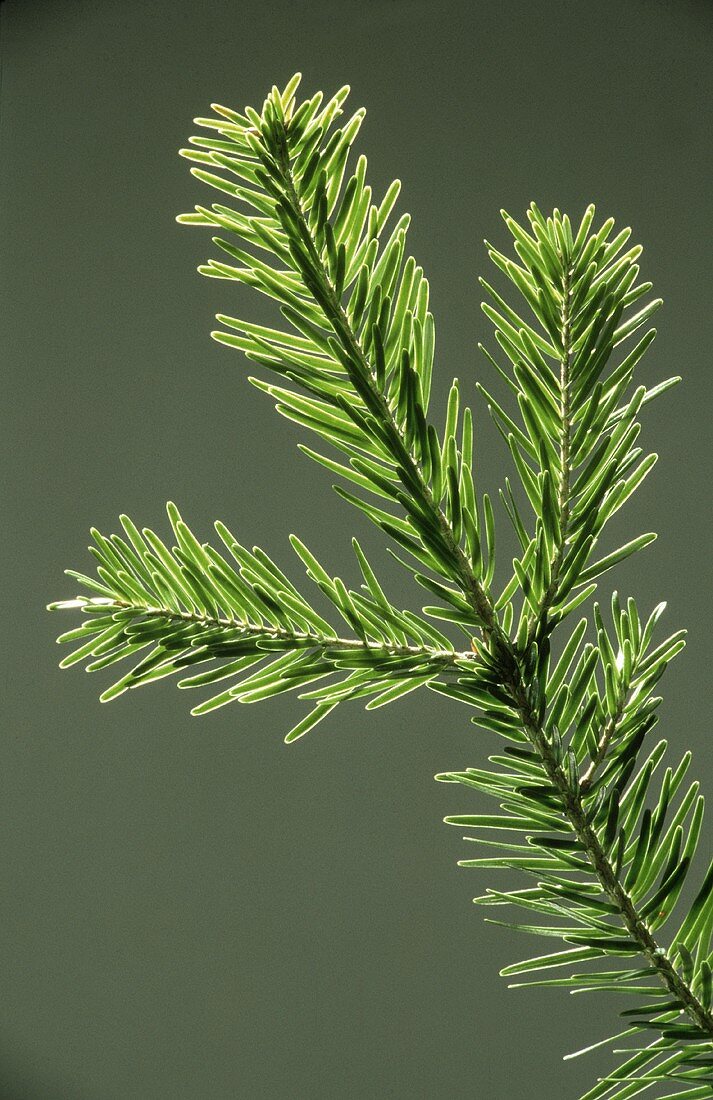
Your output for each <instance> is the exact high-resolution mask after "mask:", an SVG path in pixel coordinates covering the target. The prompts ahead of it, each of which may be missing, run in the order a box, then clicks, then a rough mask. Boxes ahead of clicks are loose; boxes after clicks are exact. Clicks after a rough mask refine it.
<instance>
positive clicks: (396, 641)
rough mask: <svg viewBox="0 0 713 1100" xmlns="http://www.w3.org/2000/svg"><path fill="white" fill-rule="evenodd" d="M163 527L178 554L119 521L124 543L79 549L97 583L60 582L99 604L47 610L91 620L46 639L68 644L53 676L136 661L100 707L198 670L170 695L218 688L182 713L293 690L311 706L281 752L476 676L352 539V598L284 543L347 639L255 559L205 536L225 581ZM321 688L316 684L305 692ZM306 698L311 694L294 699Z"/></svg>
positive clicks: (262, 557) (300, 549) (180, 529)
mask: <svg viewBox="0 0 713 1100" xmlns="http://www.w3.org/2000/svg"><path fill="white" fill-rule="evenodd" d="M168 515H169V519H170V521H171V525H172V529H173V533H174V535H175V538H176V541H177V546H174V547H173V548H172V549H169V548H168V547H167V546H165V545H164V543H163V542H162V541H161V540H160V539H159V537H158V536H157V535H156V534H155V533H154V532H153V531H151V530H150V529H148V528H145V529H144V531H143V532H139V530H138V529H137V528H136V526H135V525H134V524H133V523H132V522H131V520H130V519H129V518H128V517H127V516H122V524H123V527H124V532H125V536H126V537H125V538H122V537H120V536H118V535H112V536H111V537H110V538H105V537H104V536H103V535H101V534H100V533H99V532H98V531H93V532H92V534H93V537H94V545H93V546H91V547H90V550H91V551H92V553H93V554H94V556H95V558H96V559H97V560H98V562H99V565H98V570H97V573H98V577H97V578H92V577H87V576H84V575H82V574H80V573H76V572H74V571H73V570H68V572H69V573H70V575H71V576H74V577H75V578H77V579H78V580H79V581H80V582H81V583H82V585H83V586H84V587H85V588H88V589H90V590H91V591H92V592H94V593H99V594H98V595H93V596H78V597H76V598H75V599H73V600H66V601H60V602H58V603H54V604H50V605H49V606H50V610H81V611H82V612H83V613H84V614H88V615H90V618H89V619H87V620H86V621H85V622H84V623H83V624H82V625H81V626H80V627H78V628H76V629H74V630H70V631H68V632H67V633H65V634H63V635H61V636H60V638H59V639H58V640H59V641H60V642H79V643H80V644H79V646H78V648H77V649H75V650H74V651H73V652H72V653H71V654H70V655H69V656H68V657H66V658H65V659H64V660H63V661H62V667H69V666H70V665H73V664H76V663H78V662H85V663H86V668H87V671H90V672H93V671H97V670H100V669H104V668H106V667H108V666H111V665H113V664H116V663H118V662H120V661H124V660H126V659H129V658H131V659H133V658H136V657H139V655H141V656H140V659H139V660H138V663H137V664H135V665H134V666H133V667H132V668H131V669H130V671H129V672H128V673H126V674H125V675H124V676H122V678H121V679H120V680H118V681H117V682H116V683H115V684H113V685H112V686H111V687H110V688H108V689H107V690H106V691H105V692H104V693H103V695H102V696H101V698H102V701H104V702H107V701H109V700H110V699H114V698H116V697H117V696H118V695H120V694H122V693H123V692H124V691H126V690H127V689H129V688H135V687H139V686H141V685H142V684H146V683H150V682H153V681H154V680H157V679H161V678H163V677H165V676H170V675H173V674H175V673H177V672H180V671H183V670H185V669H186V668H189V667H192V666H194V665H198V664H200V665H204V664H209V665H210V668H209V670H208V671H205V672H200V673H198V674H194V675H192V676H190V677H187V678H184V679H182V680H180V681H179V685H178V686H179V687H184V688H188V687H205V686H207V685H211V684H214V683H216V682H219V681H221V682H223V681H226V680H227V681H229V686H228V687H227V688H224V689H223V690H221V691H220V692H219V693H218V694H217V695H214V696H212V697H210V698H209V699H207V700H206V701H205V702H202V703H200V704H198V705H197V706H196V707H194V708H193V710H192V712H191V713H192V714H206V713H208V712H209V711H212V710H215V709H216V708H217V707H221V706H225V705H226V704H228V703H232V702H235V701H239V702H243V703H248V702H256V701H258V700H262V699H265V698H268V697H270V696H272V695H277V694H280V693H282V692H285V691H295V690H300V691H301V695H300V697H301V698H307V699H310V700H313V701H314V704H315V705H314V709H313V710H312V711H311V712H310V713H309V714H308V715H307V716H306V717H305V718H304V719H302V720H301V721H300V722H299V723H298V724H297V726H295V727H294V728H293V729H292V730H291V731H290V732H289V733H288V734H287V737H286V740H287V741H293V740H295V739H296V738H297V737H300V736H302V735H303V734H304V733H306V732H307V731H308V730H310V729H312V728H313V727H314V726H315V725H316V724H317V723H318V722H320V721H322V719H323V718H325V717H326V716H327V714H329V713H330V712H331V711H332V710H333V709H334V707H335V706H337V704H338V703H339V702H341V701H344V700H346V699H350V698H368V699H369V702H368V703H367V707H368V708H374V707H375V706H382V705H384V704H385V703H388V702H391V701H393V700H394V699H397V698H399V697H400V696H401V695H404V694H406V693H407V692H409V691H412V690H414V689H415V688H417V687H419V686H421V685H422V684H425V683H429V682H430V681H431V680H433V679H435V678H436V677H438V676H447V675H448V673H449V672H458V670H461V671H462V670H463V669H464V668H468V667H472V666H473V664H474V660H475V658H474V655H473V653H472V652H465V653H464V652H456V651H455V650H454V648H453V646H452V645H451V643H450V642H449V640H448V639H447V638H446V637H445V635H442V634H441V633H440V631H438V630H436V629H435V628H434V627H433V626H431V625H430V624H428V623H427V622H425V621H424V620H422V619H419V617H418V616H416V615H414V614H413V613H410V612H400V611H398V610H397V609H396V608H395V607H394V606H393V605H392V604H390V603H389V601H388V600H387V598H386V596H385V595H384V592H383V589H382V588H381V586H380V585H379V583H378V581H377V580H376V577H375V575H374V573H373V570H372V569H371V567H370V565H369V563H368V561H367V559H366V557H365V555H364V552H363V551H362V549H361V547H360V546H359V544H358V543H357V542H356V540H355V543H354V549H355V552H356V554H357V558H358V560H359V563H360V565H361V568H362V574H363V576H364V579H365V586H364V588H365V591H362V592H352V591H349V590H347V589H346V587H345V586H344V584H343V583H342V582H341V581H340V580H339V578H331V577H329V576H328V574H327V573H326V572H325V570H324V569H323V568H322V566H321V565H320V564H319V562H318V561H317V559H316V558H315V557H314V555H313V554H311V552H310V551H309V550H307V548H306V547H305V546H304V545H303V544H302V543H301V542H300V541H299V539H296V538H294V537H293V540H292V542H293V547H294V549H295V551H296V553H297V554H298V555H299V557H300V558H301V560H302V562H303V563H304V564H305V565H306V567H307V573H308V576H309V577H310V579H311V580H312V581H313V582H314V583H315V584H316V585H318V587H319V588H320V589H321V591H322V593H323V594H324V595H325V596H326V597H327V600H328V601H329V602H330V603H331V604H332V605H333V607H334V608H335V609H336V610H337V612H338V613H339V614H340V616H341V617H342V619H343V620H344V621H345V622H346V623H347V624H348V625H349V626H350V627H351V628H352V629H353V630H354V632H355V634H356V637H342V636H341V635H339V634H337V632H336V630H334V628H333V627H332V626H331V625H330V623H328V622H327V621H326V620H325V619H323V618H322V617H321V615H319V614H318V612H317V611H316V610H315V609H314V608H313V607H312V606H311V605H310V604H309V603H308V602H307V601H306V600H305V599H304V597H303V596H302V595H301V594H300V593H299V592H298V591H297V589H296V588H295V587H294V586H293V585H292V584H291V582H290V581H289V580H288V579H287V577H286V576H285V575H284V574H283V573H282V572H281V571H280V570H279V569H278V568H277V566H276V565H275V563H274V562H273V561H271V559H270V558H269V557H268V556H267V555H266V554H265V553H264V551H262V550H260V549H259V548H257V547H256V548H254V549H253V551H252V553H251V552H250V551H248V550H247V549H246V548H245V547H244V546H241V544H240V543H239V542H238V541H237V539H236V538H235V537H234V536H233V535H232V534H231V533H230V532H229V531H228V529H227V528H226V527H225V526H224V525H223V524H220V523H218V524H216V530H217V531H218V534H219V535H220V537H221V539H222V541H223V543H224V545H225V547H226V548H227V549H228V551H229V552H230V554H231V556H232V557H233V559H234V560H235V562H236V564H237V568H235V567H233V566H231V565H230V564H229V563H228V561H226V559H225V558H224V557H223V556H222V555H221V554H219V553H218V552H217V551H216V550H215V549H214V548H213V547H212V546H210V545H209V544H208V543H203V544H201V543H199V542H198V541H197V539H196V538H195V536H194V535H193V533H192V532H191V531H190V529H189V528H188V527H187V526H186V524H185V523H184V522H183V520H182V519H181V516H180V514H179V512H178V510H177V508H176V507H175V505H173V504H169V505H168ZM329 677H331V680H330V682H329V683H328V684H326V685H322V686H320V687H317V688H314V687H310V685H313V684H315V683H318V682H319V681H322V680H324V679H325V678H329ZM306 687H310V690H309V691H306V692H305V691H302V689H304V688H306Z"/></svg>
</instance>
